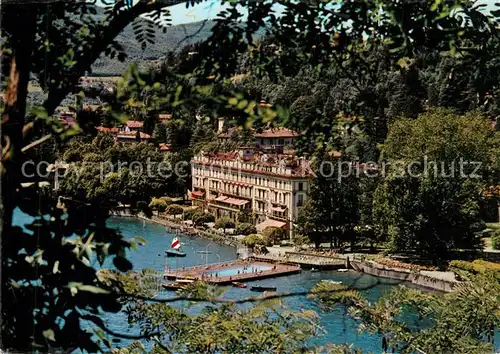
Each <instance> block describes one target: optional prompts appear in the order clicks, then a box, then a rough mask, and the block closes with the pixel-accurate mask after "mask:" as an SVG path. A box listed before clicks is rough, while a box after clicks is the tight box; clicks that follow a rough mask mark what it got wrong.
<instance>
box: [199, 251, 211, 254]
mask: <svg viewBox="0 0 500 354" xmlns="http://www.w3.org/2000/svg"><path fill="white" fill-rule="evenodd" d="M196 253H201V254H212V252H210V251H196Z"/></svg>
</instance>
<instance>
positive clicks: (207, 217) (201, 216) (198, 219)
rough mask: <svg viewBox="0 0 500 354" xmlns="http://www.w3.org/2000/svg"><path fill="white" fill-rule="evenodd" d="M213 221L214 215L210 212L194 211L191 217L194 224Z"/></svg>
mask: <svg viewBox="0 0 500 354" xmlns="http://www.w3.org/2000/svg"><path fill="white" fill-rule="evenodd" d="M214 221H215V216H213V215H212V214H208V213H202V212H199V213H196V214H195V215H194V217H193V222H194V223H195V224H196V225H202V224H206V223H208V222H214Z"/></svg>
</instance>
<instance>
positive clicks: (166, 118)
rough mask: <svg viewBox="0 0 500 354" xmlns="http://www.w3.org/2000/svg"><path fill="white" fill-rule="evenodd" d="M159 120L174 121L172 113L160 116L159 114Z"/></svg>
mask: <svg viewBox="0 0 500 354" xmlns="http://www.w3.org/2000/svg"><path fill="white" fill-rule="evenodd" d="M158 119H159V120H170V119H172V114H170V113H160V114H158Z"/></svg>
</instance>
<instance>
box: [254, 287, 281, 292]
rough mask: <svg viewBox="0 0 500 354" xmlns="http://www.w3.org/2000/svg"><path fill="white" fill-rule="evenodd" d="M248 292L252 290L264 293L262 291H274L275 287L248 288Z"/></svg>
mask: <svg viewBox="0 0 500 354" xmlns="http://www.w3.org/2000/svg"><path fill="white" fill-rule="evenodd" d="M250 290H252V291H260V292H264V291H276V287H273V286H252V287H251V288H250Z"/></svg>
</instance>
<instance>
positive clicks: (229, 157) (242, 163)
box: [193, 151, 314, 177]
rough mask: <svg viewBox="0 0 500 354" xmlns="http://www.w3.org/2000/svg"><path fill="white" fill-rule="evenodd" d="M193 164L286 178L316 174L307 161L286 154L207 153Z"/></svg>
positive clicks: (194, 159) (199, 156) (194, 160)
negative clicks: (243, 154)
mask: <svg viewBox="0 0 500 354" xmlns="http://www.w3.org/2000/svg"><path fill="white" fill-rule="evenodd" d="M193 162H195V163H199V164H201V165H207V166H213V167H221V168H228V169H232V168H233V169H236V170H238V171H245V170H247V171H249V172H251V173H258V174H266V175H281V176H285V177H309V176H312V175H313V174H314V172H313V171H312V169H311V167H310V166H309V163H308V161H307V160H305V159H303V158H299V157H296V156H291V155H284V154H263V153H255V154H253V155H247V156H242V155H240V154H239V153H238V151H234V152H230V153H206V154H203V155H197V156H195V157H194V158H193Z"/></svg>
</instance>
